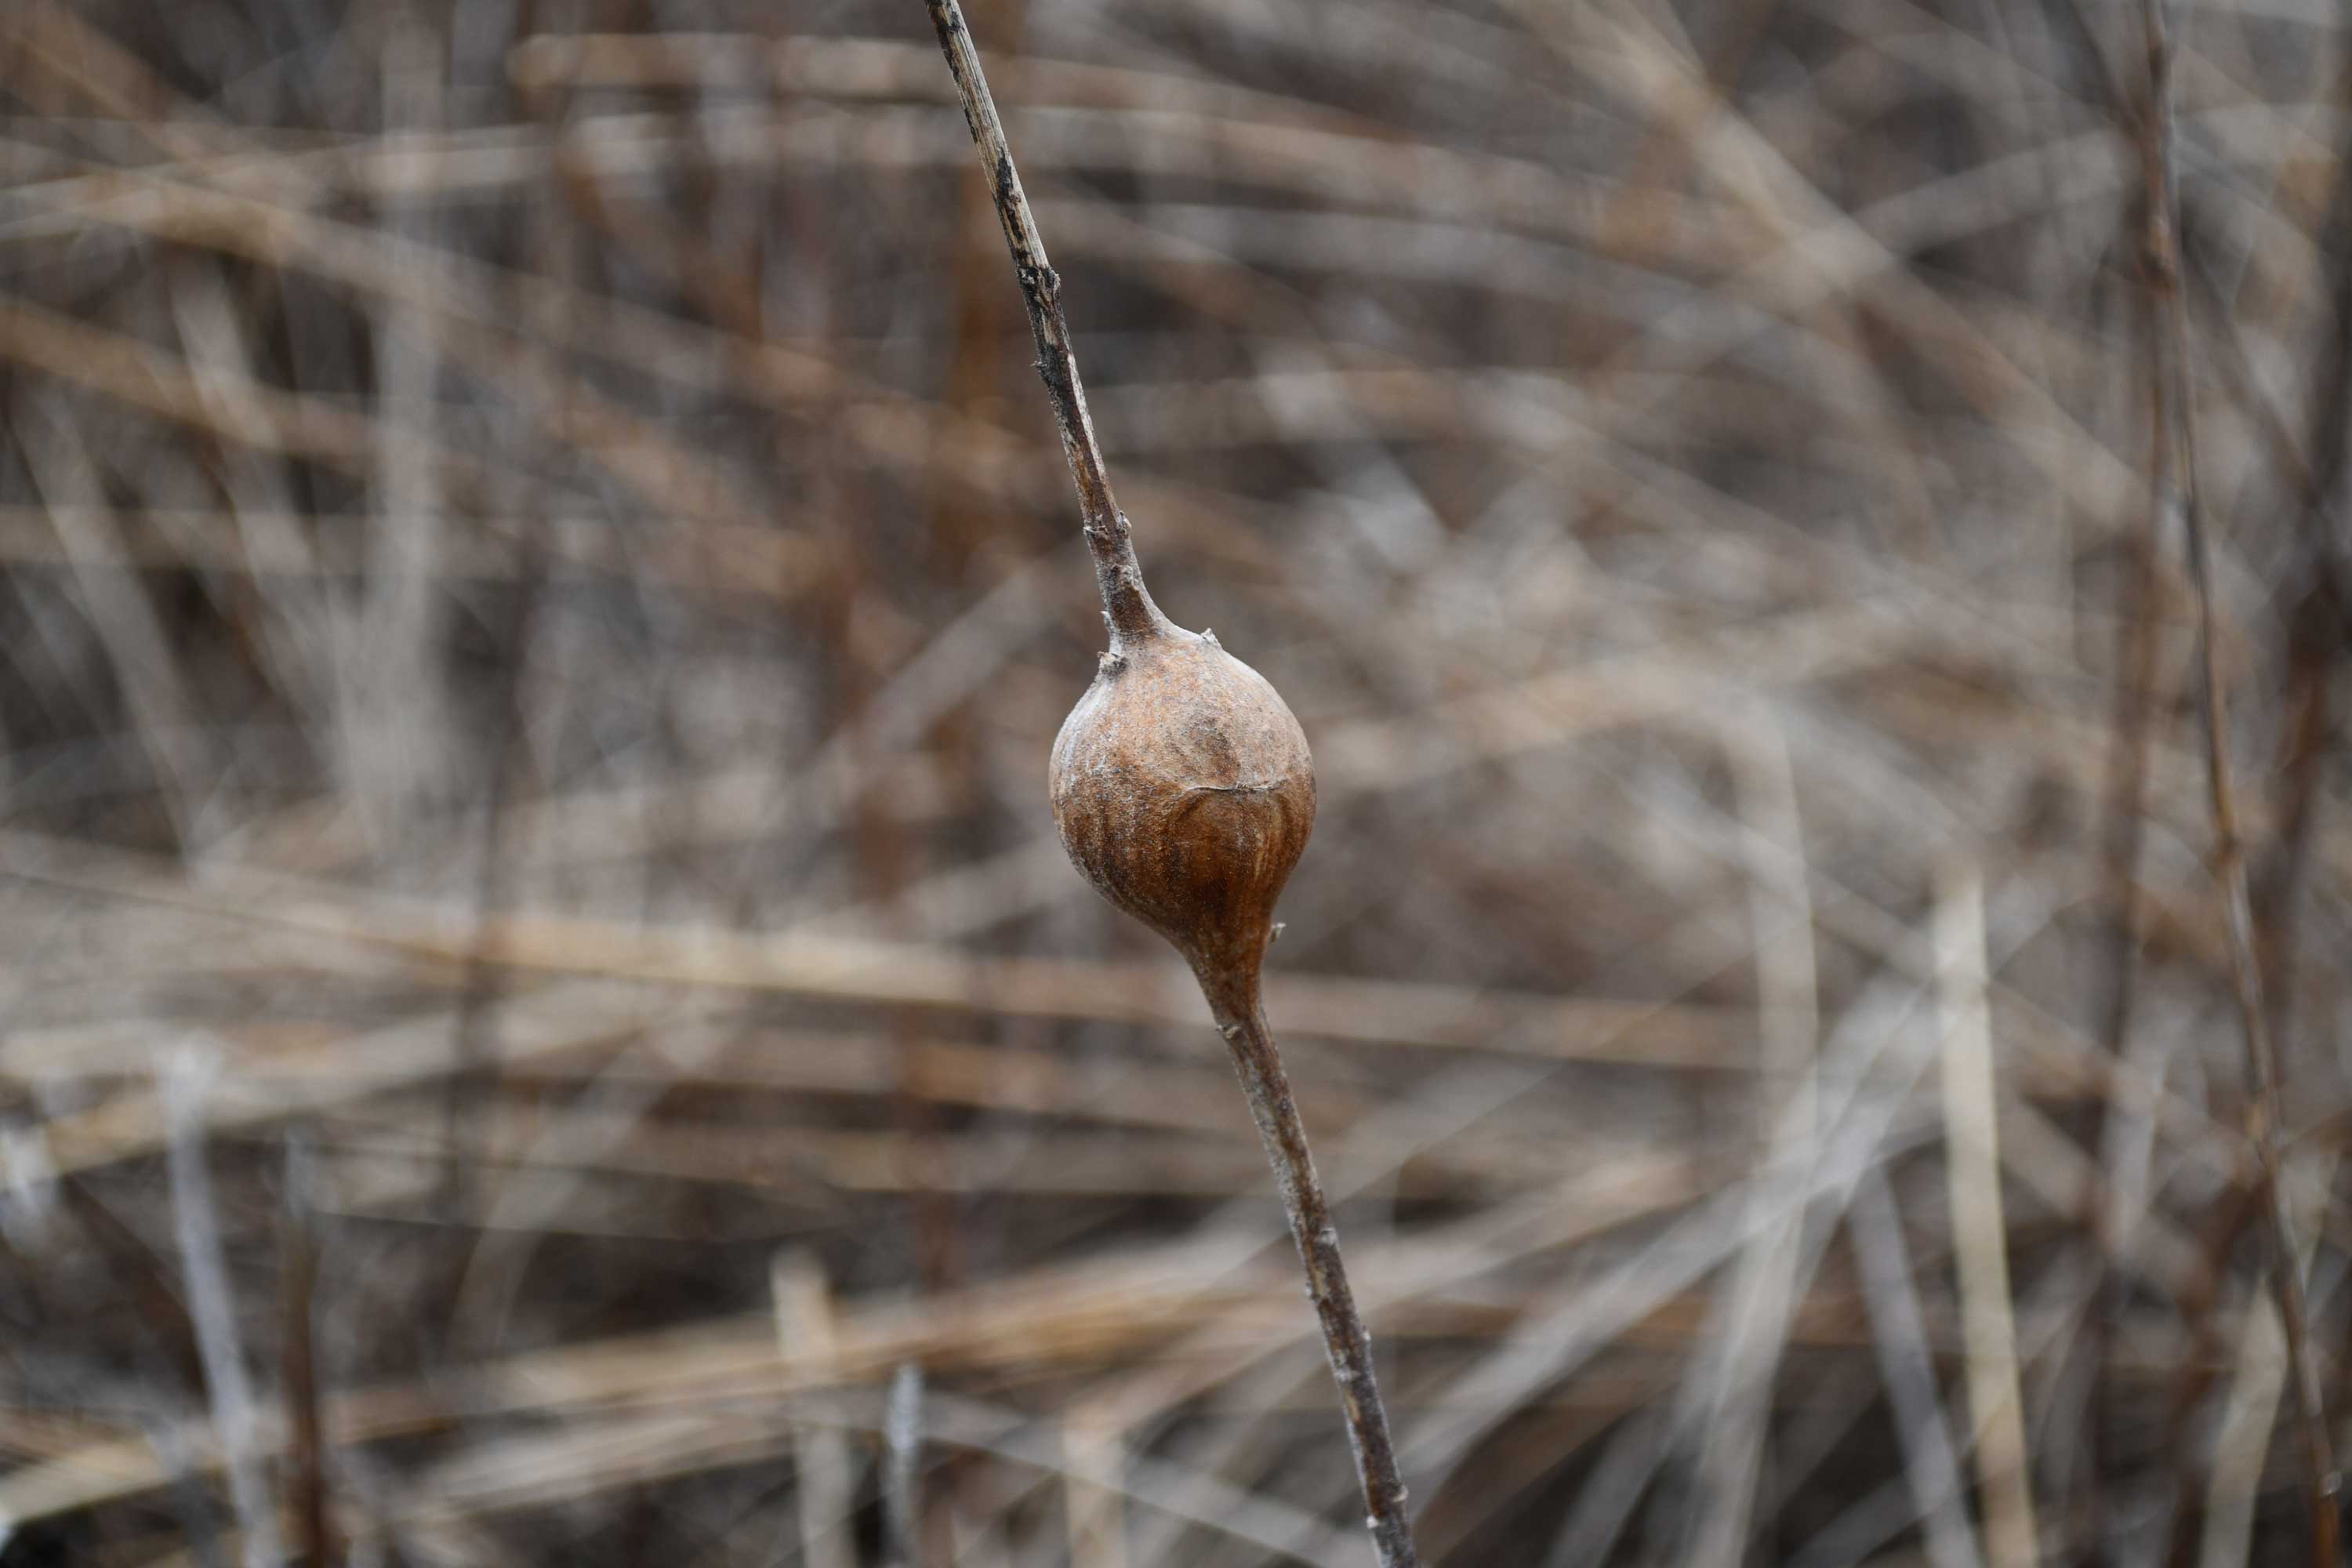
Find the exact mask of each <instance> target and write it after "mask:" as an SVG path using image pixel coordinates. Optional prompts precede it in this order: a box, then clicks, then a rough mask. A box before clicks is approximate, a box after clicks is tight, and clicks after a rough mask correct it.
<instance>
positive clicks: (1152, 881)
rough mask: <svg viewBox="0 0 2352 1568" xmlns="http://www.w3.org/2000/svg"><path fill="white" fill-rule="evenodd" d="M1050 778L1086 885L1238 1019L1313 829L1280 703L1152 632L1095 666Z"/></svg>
mask: <svg viewBox="0 0 2352 1568" xmlns="http://www.w3.org/2000/svg"><path fill="white" fill-rule="evenodd" d="M1048 777H1049V784H1050V787H1051V790H1052V794H1053V802H1054V824H1055V826H1056V827H1058V828H1060V829H1061V834H1062V846H1063V847H1064V848H1066V849H1067V850H1068V851H1069V855H1070V859H1071V861H1072V862H1073V863H1074V864H1075V865H1076V867H1077V868H1078V869H1079V870H1080V871H1081V872H1083V873H1084V874H1085V876H1086V879H1087V880H1088V881H1090V882H1092V883H1093V884H1094V885H1095V887H1096V889H1097V890H1099V891H1100V892H1101V894H1102V896H1103V897H1104V898H1106V899H1108V900H1110V901H1111V902H1112V903H1114V904H1116V905H1118V907H1119V908H1120V909H1122V910H1126V911H1127V912H1128V913H1129V914H1131V915H1133V916H1134V917H1135V918H1136V919H1138V920H1139V921H1142V922H1143V923H1144V924H1146V925H1148V926H1150V928H1151V929H1152V930H1153V931H1158V932H1159V933H1160V935H1161V936H1163V937H1165V938H1167V939H1168V941H1169V942H1171V944H1173V945H1174V947H1175V948H1176V950H1177V951H1178V952H1181V953H1182V954H1183V955H1184V957H1185V958H1186V960H1188V961H1189V962H1190V963H1192V970H1193V973H1195V974H1197V975H1199V976H1200V979H1201V984H1202V987H1203V989H1205V990H1207V991H1208V992H1209V993H1210V995H1211V998H1212V1003H1213V1005H1219V1004H1225V1003H1230V1004H1233V1005H1236V1006H1238V1007H1240V1008H1241V1009H1243V1010H1246V1008H1247V1007H1248V1006H1249V1005H1250V1004H1251V1003H1252V1002H1253V1001H1254V1000H1255V993H1256V984H1257V981H1256V976H1257V969H1258V964H1259V963H1260V961H1261V960H1262V959H1263V958H1264V956H1265V947H1266V943H1267V942H1268V941H1269V940H1271V938H1272V936H1273V932H1274V905H1275V900H1276V899H1277V898H1279V897H1281V895H1282V888H1283V884H1284V883H1286V882H1287V881H1288V880H1289V879H1290V872H1291V868H1293V867H1295V866H1297V864H1298V858H1299V856H1300V855H1301V854H1303V853H1305V851H1306V848H1307V835H1308V834H1309V833H1310V832H1312V831H1313V829H1314V826H1315V764H1314V762H1313V760H1312V759H1311V758H1310V757H1309V756H1308V755H1307V736H1306V734H1305V732H1304V731H1301V730H1300V729H1299V727H1298V721H1297V719H1295V718H1293V717H1292V716H1291V712H1290V709H1289V707H1288V705H1286V703H1285V702H1284V701H1283V700H1282V698H1281V695H1280V694H1279V693H1277V692H1276V690H1275V689H1274V688H1273V687H1272V686H1271V685H1269V684H1267V682H1266V679H1265V677H1264V676H1262V675H1260V674H1258V672H1257V671H1256V670H1255V669H1252V668H1250V667H1249V666H1248V665H1245V664H1244V663H1243V662H1242V661H1241V660H1239V659H1237V658H1234V656H1233V655H1231V654H1229V653H1227V652H1226V651H1225V650H1224V649H1223V648H1222V647H1218V646H1217V639H1216V638H1215V637H1213V636H1210V635H1208V634H1206V633H1203V634H1202V635H1200V636H1198V637H1195V636H1194V635H1193V634H1192V633H1191V632H1188V631H1184V630H1181V628H1179V627H1176V626H1169V625H1167V624H1166V623H1165V621H1163V622H1162V623H1161V625H1160V626H1159V627H1155V628H1154V629H1153V631H1152V632H1151V634H1150V636H1147V637H1122V638H1121V639H1120V646H1119V647H1118V650H1117V651H1115V652H1112V653H1107V654H1105V655H1103V657H1102V662H1101V666H1100V668H1098V669H1097V671H1096V673H1095V681H1094V684H1093V685H1092V686H1090V687H1088V688H1087V693H1086V695H1085V696H1084V697H1081V698H1080V699H1078V705H1077V706H1076V708H1074V709H1072V710H1070V716H1069V718H1068V719H1067V720H1066V721H1064V723H1063V725H1062V732H1061V734H1060V735H1059V736H1057V737H1056V738H1055V742H1054V760H1053V765H1052V769H1051V772H1050V773H1049V775H1048ZM1221 1010H1222V1007H1221Z"/></svg>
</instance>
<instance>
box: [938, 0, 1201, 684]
mask: <svg viewBox="0 0 2352 1568" xmlns="http://www.w3.org/2000/svg"><path fill="white" fill-rule="evenodd" d="M926 3H927V4H928V5H929V6H930V11H931V25H932V26H934V27H936V28H938V29H939V34H940V50H941V52H943V53H944V54H945V55H946V56H947V60H948V69H949V70H950V72H952V73H953V74H954V76H955V82H956V88H957V89H958V91H959V92H960V93H961V96H962V99H963V119H964V123H965V124H966V125H968V126H970V127H971V139H972V142H973V143H974V144H975V145H977V146H978V147H979V148H980V153H981V159H980V162H981V171H982V174H985V175H986V176H987V177H988V194H989V197H990V199H991V200H992V201H993V202H994V203H995V204H996V216H997V218H998V220H999V221H1000V222H1002V223H1003V226H1004V243H1005V245H1006V246H1007V247H1010V248H1011V250H1012V252H1013V277H1014V278H1016V279H1019V281H1020V284H1021V299H1022V302H1023V303H1024V304H1025V305H1027V306H1028V308H1029V330H1030V331H1031V332H1032V333H1033V334H1034V335H1035V337H1036V340H1037V374H1038V375H1039V376H1040V377H1042V378H1043V379H1044V380H1045V395H1046V396H1047V397H1048V398H1049V399H1051V400H1052V402H1053V405H1054V420H1055V424H1057V425H1059V426H1061V430H1062V452H1063V455H1064V456H1065V457H1066V458H1069V461H1070V478H1071V479H1073V480H1075V481H1076V484H1077V487H1078V510H1079V512H1080V513H1081V514H1082V515H1083V516H1084V517H1085V519H1086V536H1087V550H1088V551H1089V552H1092V554H1093V556H1094V559H1095V580H1096V584H1097V586H1099V587H1100V588H1101V590H1102V600H1103V619H1104V620H1105V621H1106V622H1107V623H1108V625H1109V626H1110V634H1111V647H1112V650H1113V651H1114V652H1116V651H1117V650H1118V645H1119V644H1120V642H1122V641H1123V640H1126V639H1129V638H1134V637H1150V636H1151V635H1153V634H1154V633H1155V632H1157V631H1158V630H1159V629H1160V628H1161V627H1163V626H1166V625H1167V624H1168V623H1167V617H1165V616H1162V615H1160V606H1159V605H1155V604H1153V603H1152V602H1151V595H1150V594H1149V593H1148V592H1146V591H1145V589H1144V586H1143V571H1142V568H1141V567H1139V566H1138V565H1137V564H1136V561H1135V546H1134V544H1133V543H1132V542H1130V541H1129V534H1128V525H1127V514H1126V513H1124V512H1122V511H1120V510H1118V500H1116V499H1114V498H1113V497H1112V495H1111V493H1110V473H1109V471H1108V469H1107V468H1105V467H1104V466H1103V457H1102V447H1100V446H1099V445H1098V444H1097V442H1096V440H1095V426H1094V421H1093V420H1092V419H1091V418H1090V417H1088V416H1087V389H1086V386H1085V384H1083V383H1081V382H1080V381H1079V379H1078V362H1077V357H1076V355H1075V354H1074V353H1072V352H1071V350H1070V327H1069V323H1068V322H1067V321H1064V320H1063V318H1062V280H1061V279H1060V278H1059V277H1058V276H1057V275H1056V274H1055V271H1054V268H1053V266H1052V264H1051V263H1049V262H1048V261H1047V260H1046V259H1045V240H1044V239H1043V238H1042V237H1039V235H1038V233H1037V220H1036V219H1035V218H1034V217H1033V216H1030V212H1029V198H1028V196H1026V195H1024V194H1023V192H1022V189H1021V174H1020V171H1019V170H1017V169H1015V168H1014V167H1013V149H1012V147H1011V146H1010V145H1009V144H1008V143H1007V142H1005V140H1004V123H1003V121H1001V120H999V119H998V118H997V117H996V100H994V99H993V98H992V97H990V96H989V91H988V79H987V77H985V76H984V75H982V72H981V68H980V52H979V51H978V50H977V49H975V48H974V47H972V42H971V32H970V30H969V29H967V28H966V27H965V26H964V21H963V10H962V7H961V6H960V5H957V4H956V0H926Z"/></svg>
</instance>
